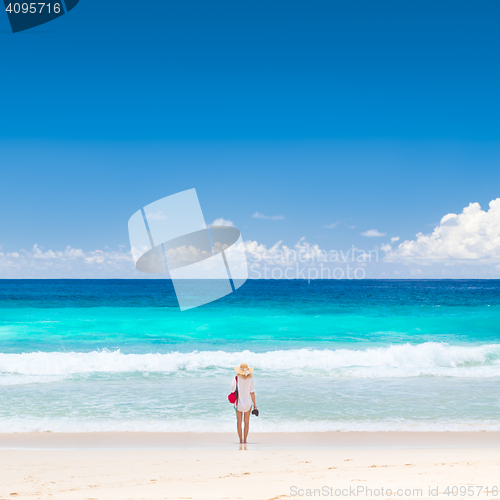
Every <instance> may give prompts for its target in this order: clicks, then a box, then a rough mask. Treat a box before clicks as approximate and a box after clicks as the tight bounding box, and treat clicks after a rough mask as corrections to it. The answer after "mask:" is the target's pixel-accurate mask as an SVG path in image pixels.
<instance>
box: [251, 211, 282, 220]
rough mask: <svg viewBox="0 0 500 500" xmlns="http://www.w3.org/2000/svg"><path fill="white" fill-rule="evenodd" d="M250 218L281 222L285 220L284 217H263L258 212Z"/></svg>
mask: <svg viewBox="0 0 500 500" xmlns="http://www.w3.org/2000/svg"><path fill="white" fill-rule="evenodd" d="M252 217H253V218H254V219H268V220H283V219H284V218H285V216H284V215H264V214H263V213H260V212H255V213H254V214H253V215H252Z"/></svg>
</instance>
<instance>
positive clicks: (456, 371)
mask: <svg viewBox="0 0 500 500" xmlns="http://www.w3.org/2000/svg"><path fill="white" fill-rule="evenodd" d="M241 361H245V362H247V363H249V364H251V365H252V366H254V367H255V369H256V370H259V371H260V372H261V374H262V375H263V376H265V375H266V374H269V375H273V374H275V373H276V372H280V373H283V372H287V373H288V374H289V375H291V376H297V377H302V376H314V377H318V376H319V377H359V378H378V377H416V376H447V377H500V344H489V345H458V346H457V345H455V346H451V345H448V344H445V343H437V342H426V343H423V344H418V345H410V344H400V345H391V346H388V347H376V348H367V349H334V350H333V349H322V350H318V349H289V350H274V351H267V352H251V351H240V352H226V351H222V350H219V351H193V352H188V353H183V352H170V353H147V354H127V353H123V352H121V351H120V350H116V351H107V350H103V351H93V352H30V353H21V354H9V353H0V385H12V384H15V383H16V382H15V380H16V379H17V378H18V377H17V376H24V377H20V378H19V382H21V379H24V378H25V377H28V379H27V380H30V381H31V382H36V381H37V380H35V379H33V378H32V377H33V376H35V377H41V378H40V379H39V380H38V382H44V381H47V382H50V381H52V380H54V377H55V378H59V377H62V378H65V377H68V376H73V375H78V374H92V373H110V374H113V373H114V374H119V373H134V372H138V373H155V372H156V373H160V374H166V375H168V374H181V375H183V376H188V377H189V376H196V377H199V376H211V375H217V374H221V373H223V372H229V371H231V370H232V367H233V366H235V365H236V364H239V363H240V362H241ZM24 383H26V382H24Z"/></svg>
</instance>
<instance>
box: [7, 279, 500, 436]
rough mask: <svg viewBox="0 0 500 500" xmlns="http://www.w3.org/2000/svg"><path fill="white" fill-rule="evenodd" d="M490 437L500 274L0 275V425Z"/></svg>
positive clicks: (499, 387)
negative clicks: (190, 294)
mask: <svg viewBox="0 0 500 500" xmlns="http://www.w3.org/2000/svg"><path fill="white" fill-rule="evenodd" d="M242 361H245V362H247V363H249V364H250V365H251V366H254V367H255V372H254V377H255V388H256V394H257V403H258V407H259V410H260V412H261V413H260V416H259V417H258V418H255V417H253V418H252V429H253V430H254V431H261V432H273V431H277V432H294V431H325V430H340V431H348V430H372V431H374V430H380V431H389V430H416V431H425V430H476V431H481V430H500V281H495V280H471V281H468V280H456V281H455V280H436V281H432V280H414V281H413V280H408V281H405V280H353V281H350V280H346V281H335V280H331V281H320V280H317V281H311V282H310V283H308V282H307V281H302V280H280V281H278V280H249V281H248V282H247V283H246V284H245V285H243V287H242V288H240V289H239V290H237V291H236V292H235V293H233V294H231V295H229V296H227V297H225V298H223V299H221V300H218V301H216V302H213V303H210V304H207V305H205V306H202V307H199V308H196V309H192V310H189V311H184V312H181V311H180V310H179V308H178V305H177V300H176V298H175V293H174V290H173V287H172V284H171V282H170V281H168V280H0V402H1V404H0V433H2V432H31V431H54V432H84V431H173V432H177V431H189V430H192V431H223V432H224V431H228V432H232V431H233V429H234V410H233V409H232V405H230V404H229V402H228V401H227V394H228V392H229V388H230V384H231V379H232V377H233V376H234V371H233V369H232V367H233V366H234V365H236V364H239V363H241V362H242Z"/></svg>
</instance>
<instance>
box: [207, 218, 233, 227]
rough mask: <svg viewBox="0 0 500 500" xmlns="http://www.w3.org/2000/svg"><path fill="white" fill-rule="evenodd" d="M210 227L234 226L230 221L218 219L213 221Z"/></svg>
mask: <svg viewBox="0 0 500 500" xmlns="http://www.w3.org/2000/svg"><path fill="white" fill-rule="evenodd" d="M210 225H211V226H234V224H233V221H232V220H227V219H223V218H222V217H219V218H218V219H215V220H214V221H213V222H212V224H210Z"/></svg>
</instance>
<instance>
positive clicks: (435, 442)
mask: <svg viewBox="0 0 500 500" xmlns="http://www.w3.org/2000/svg"><path fill="white" fill-rule="evenodd" d="M238 446H239V443H238V440H237V437H236V432H234V433H229V432H226V433H216V432H213V433H211V432H207V433H197V432H172V433H169V432H164V433H162V432H158V433H155V432H85V433H53V432H40V433H35V432H33V433H11V434H0V450H234V449H237V448H238ZM248 448H249V449H254V450H292V449H295V450H300V449H302V450H335V449H337V450H341V449H346V450H361V449H364V450H369V449H386V450H389V449H394V450H397V449H468V448H475V449H485V448H497V449H500V432H498V431H476V432H474V431H472V432H470V431H464V432H453V431H448V432H391V431H387V432H363V431H360V432H338V431H337V432H297V433H252V432H250V435H249V442H248Z"/></svg>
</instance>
